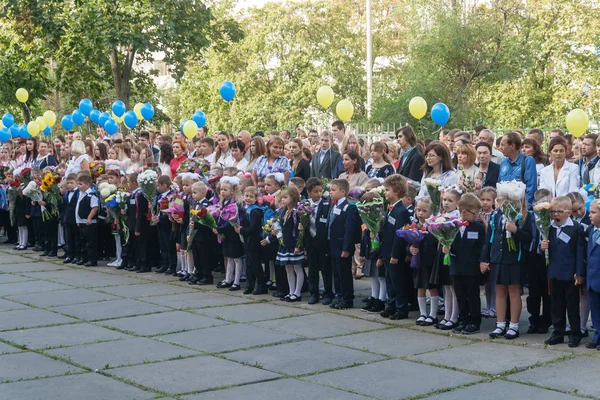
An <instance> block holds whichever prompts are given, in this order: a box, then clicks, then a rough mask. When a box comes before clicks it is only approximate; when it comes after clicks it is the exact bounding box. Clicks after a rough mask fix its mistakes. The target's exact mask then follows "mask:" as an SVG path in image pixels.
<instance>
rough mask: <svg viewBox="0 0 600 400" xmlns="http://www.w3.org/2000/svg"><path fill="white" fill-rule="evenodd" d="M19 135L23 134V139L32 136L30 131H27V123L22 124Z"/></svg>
mask: <svg viewBox="0 0 600 400" xmlns="http://www.w3.org/2000/svg"><path fill="white" fill-rule="evenodd" d="M19 136H21V137H22V138H23V139H29V138H30V137H31V135H30V134H29V132H27V125H25V124H23V125H21V127H20V128H19Z"/></svg>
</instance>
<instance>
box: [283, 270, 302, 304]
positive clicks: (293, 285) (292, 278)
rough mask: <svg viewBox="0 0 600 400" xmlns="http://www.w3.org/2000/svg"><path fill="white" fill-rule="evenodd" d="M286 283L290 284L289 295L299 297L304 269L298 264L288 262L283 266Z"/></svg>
mask: <svg viewBox="0 0 600 400" xmlns="http://www.w3.org/2000/svg"><path fill="white" fill-rule="evenodd" d="M285 271H286V273H287V278H288V285H289V286H290V295H292V294H293V295H295V296H296V297H300V296H301V295H302V285H304V271H303V270H302V265H300V264H293V265H292V264H288V265H286V266H285Z"/></svg>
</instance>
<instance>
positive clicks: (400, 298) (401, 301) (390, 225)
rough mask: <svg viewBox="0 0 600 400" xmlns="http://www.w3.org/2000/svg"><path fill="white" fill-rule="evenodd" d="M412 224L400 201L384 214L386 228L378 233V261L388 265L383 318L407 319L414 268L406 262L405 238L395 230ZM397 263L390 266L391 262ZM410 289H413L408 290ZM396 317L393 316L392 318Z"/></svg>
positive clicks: (384, 226)
mask: <svg viewBox="0 0 600 400" xmlns="http://www.w3.org/2000/svg"><path fill="white" fill-rule="evenodd" d="M408 223H410V216H409V214H408V210H407V209H406V207H404V205H403V204H402V201H400V200H398V201H397V202H396V203H394V204H393V205H392V206H391V210H388V211H387V212H386V214H385V219H384V221H383V226H382V228H381V231H379V240H380V242H381V244H380V252H379V258H380V259H382V260H383V263H384V265H385V277H386V288H387V296H388V300H387V303H388V307H387V309H386V310H385V311H384V312H383V313H382V316H383V317H388V316H389V317H390V318H391V317H393V318H394V319H404V318H407V317H408V311H409V310H408V301H409V296H410V293H411V291H412V286H413V279H412V274H413V272H412V269H411V268H410V266H409V265H408V264H407V263H406V246H407V243H406V241H405V240H404V239H401V238H399V237H398V236H397V235H396V231H397V230H398V229H401V228H402V227H403V226H404V225H406V224H408ZM391 258H395V259H397V260H398V263H397V264H391V263H390V259H391ZM409 286H410V289H409ZM392 314H393V315H392Z"/></svg>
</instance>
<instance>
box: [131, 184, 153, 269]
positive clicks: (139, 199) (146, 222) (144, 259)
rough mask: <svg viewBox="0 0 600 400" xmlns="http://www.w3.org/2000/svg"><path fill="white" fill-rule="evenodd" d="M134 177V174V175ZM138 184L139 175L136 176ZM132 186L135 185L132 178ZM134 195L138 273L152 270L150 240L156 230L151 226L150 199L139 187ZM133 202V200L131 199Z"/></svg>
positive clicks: (136, 266)
mask: <svg viewBox="0 0 600 400" xmlns="http://www.w3.org/2000/svg"><path fill="white" fill-rule="evenodd" d="M132 178H133V175H132ZM135 179H136V184H135V186H137V176H136V177H135ZM129 185H130V188H131V187H132V186H133V184H132V183H131V180H130V183H129ZM134 192H135V190H134V191H133V192H132V197H133V198H134V199H135V229H134V231H133V232H134V236H135V238H134V243H135V253H136V257H135V268H133V269H132V270H134V271H135V272H136V273H137V274H145V273H148V272H152V268H151V266H150V263H151V261H150V260H149V255H150V247H151V246H149V241H150V240H152V239H150V236H151V234H152V233H153V232H154V231H153V230H152V229H151V227H150V218H151V217H150V207H149V204H148V200H147V199H146V197H144V194H143V193H142V191H141V190H140V189H137V193H135V195H134V194H133V193H134ZM130 204H131V201H130Z"/></svg>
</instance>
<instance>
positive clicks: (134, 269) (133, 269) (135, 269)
mask: <svg viewBox="0 0 600 400" xmlns="http://www.w3.org/2000/svg"><path fill="white" fill-rule="evenodd" d="M138 269H139V268H138V267H136V266H135V265H130V266H129V268H127V271H132V272H135V271H137V270H138Z"/></svg>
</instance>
